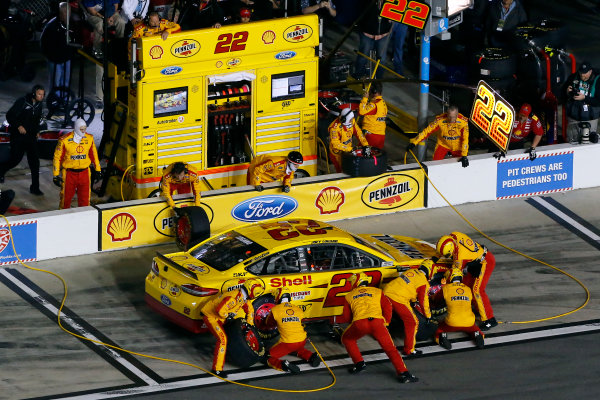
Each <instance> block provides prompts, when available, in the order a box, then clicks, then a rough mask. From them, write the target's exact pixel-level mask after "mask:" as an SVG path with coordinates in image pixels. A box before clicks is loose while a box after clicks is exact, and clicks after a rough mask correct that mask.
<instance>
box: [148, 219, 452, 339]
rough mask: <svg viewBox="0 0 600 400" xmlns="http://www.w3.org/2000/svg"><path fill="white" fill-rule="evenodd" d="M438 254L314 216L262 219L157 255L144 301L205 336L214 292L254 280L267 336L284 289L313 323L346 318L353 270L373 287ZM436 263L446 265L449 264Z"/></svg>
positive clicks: (258, 321)
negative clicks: (345, 305) (353, 231)
mask: <svg viewBox="0 0 600 400" xmlns="http://www.w3.org/2000/svg"><path fill="white" fill-rule="evenodd" d="M439 256H440V255H439V254H438V253H437V251H436V249H435V247H434V246H433V245H431V244H430V243H427V242H425V241H421V240H418V239H413V238H408V237H403V236H396V235H377V234H361V235H354V234H351V233H348V232H346V231H344V230H342V229H339V228H337V227H335V226H333V225H329V224H326V223H323V222H318V221H313V220H309V219H293V220H292V219H290V220H277V221H272V222H259V223H253V224H248V225H244V226H241V227H236V228H234V229H231V230H227V231H225V232H222V233H219V234H216V235H214V236H212V237H210V238H209V239H206V240H204V241H203V242H201V243H199V244H198V245H196V246H194V247H192V248H191V249H190V250H189V251H186V252H179V253H173V254H167V255H162V254H160V253H157V256H156V257H155V258H154V259H153V261H152V267H151V270H150V273H149V274H148V275H147V277H146V283H145V291H146V294H145V301H146V303H147V304H148V305H149V306H150V307H151V308H152V309H153V310H155V311H156V312H158V313H159V314H161V315H163V316H164V317H166V318H167V319H169V320H170V321H172V322H174V323H175V324H177V325H179V326H181V327H183V328H185V329H187V330H189V331H191V332H195V333H200V332H203V331H205V330H206V327H205V326H204V324H203V316H202V315H201V312H200V310H201V309H202V307H203V305H204V303H205V302H206V301H207V300H208V299H209V298H210V296H212V295H216V294H218V293H222V292H227V291H230V290H233V289H236V288H239V287H240V286H241V285H242V284H243V282H245V281H246V280H249V279H256V280H258V281H259V282H260V283H261V286H262V287H263V291H262V292H263V294H262V295H261V296H259V297H258V298H256V299H255V300H254V301H253V306H254V310H255V325H256V327H257V328H258V330H259V332H260V334H261V336H262V337H263V338H267V337H269V335H270V334H271V333H273V330H274V329H275V328H274V327H272V326H267V325H266V324H265V320H266V317H267V316H268V314H269V310H270V308H271V307H272V306H273V305H274V298H273V296H272V293H273V292H275V290H277V289H278V288H280V287H288V288H289V289H290V290H291V293H292V297H293V300H294V301H295V304H297V305H298V306H300V307H301V308H302V309H303V310H304V313H305V317H306V319H307V320H322V319H326V320H329V321H330V322H332V323H344V322H347V321H343V320H341V314H342V310H343V307H342V305H343V298H344V296H345V295H346V294H347V293H348V292H349V291H350V290H351V289H352V288H351V284H350V282H349V280H348V278H349V277H350V276H351V275H353V274H354V273H356V272H361V273H364V274H366V275H367V276H369V277H370V280H371V281H370V285H371V286H377V287H379V286H382V285H383V284H384V283H387V282H389V281H390V280H392V279H394V278H396V277H398V271H401V270H404V269H407V268H418V266H419V265H420V264H421V262H422V260H423V259H425V258H431V257H439ZM436 265H437V266H438V267H437V268H439V269H440V270H443V269H444V264H443V263H440V264H436ZM435 272H436V271H435V270H434V271H433V273H435ZM433 273H432V275H433Z"/></svg>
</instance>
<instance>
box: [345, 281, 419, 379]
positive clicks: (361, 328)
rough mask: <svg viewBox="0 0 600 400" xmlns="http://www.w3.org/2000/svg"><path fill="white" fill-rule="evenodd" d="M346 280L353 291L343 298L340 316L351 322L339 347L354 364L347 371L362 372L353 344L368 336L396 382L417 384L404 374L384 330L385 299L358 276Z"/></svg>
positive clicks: (389, 308) (387, 310)
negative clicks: (384, 356) (387, 362)
mask: <svg viewBox="0 0 600 400" xmlns="http://www.w3.org/2000/svg"><path fill="white" fill-rule="evenodd" d="M348 279H349V281H350V283H351V284H352V287H353V289H352V290H351V291H350V292H349V293H348V294H347V295H346V296H345V297H344V311H343V314H342V318H343V320H345V321H347V320H352V322H351V323H350V326H348V328H346V330H345V331H344V333H343V334H342V344H343V345H344V346H345V347H346V351H348V354H349V355H350V357H351V358H352V362H354V365H353V366H352V367H350V369H349V370H348V371H349V372H350V373H351V374H355V373H358V372H360V371H362V370H363V369H365V368H366V364H365V361H364V359H363V357H362V354H361V353H360V350H359V348H358V345H357V344H356V341H357V340H358V339H360V338H361V337H363V336H365V335H371V336H373V337H374V338H375V339H376V340H377V342H378V343H379V345H380V346H381V348H382V349H383V351H384V352H385V354H387V356H388V357H389V359H390V361H391V362H392V364H393V365H394V368H395V369H396V373H397V374H398V380H399V381H400V382H401V383H409V382H418V381H419V379H418V378H417V377H415V376H414V375H412V374H411V373H410V372H408V370H407V368H406V365H405V364H404V361H402V357H401V356H400V353H398V350H397V349H396V346H395V345H394V341H393V340H392V338H391V336H390V333H389V332H388V330H387V328H386V326H387V325H388V324H389V322H390V320H391V319H392V304H391V303H390V301H389V300H388V298H387V297H385V296H384V295H383V291H382V290H381V289H379V288H374V287H369V286H367V284H368V283H369V281H368V279H367V277H366V276H365V275H361V274H360V273H358V274H354V275H352V276H351V277H350V278H348Z"/></svg>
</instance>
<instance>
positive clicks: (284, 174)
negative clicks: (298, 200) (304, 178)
mask: <svg viewBox="0 0 600 400" xmlns="http://www.w3.org/2000/svg"><path fill="white" fill-rule="evenodd" d="M303 163H304V158H303V157H302V154H300V152H298V151H290V152H289V153H288V155H287V157H277V156H271V157H270V156H258V157H255V158H254V159H253V160H252V161H251V162H250V166H249V167H248V175H247V183H248V184H249V185H254V188H255V189H256V190H257V191H259V192H262V190H263V189H264V188H263V186H262V185H261V183H268V182H274V181H277V180H279V179H281V178H283V187H282V189H281V190H282V191H283V192H285V193H289V192H290V189H291V187H292V180H293V179H294V173H295V172H296V170H297V169H298V167H300V166H301V165H302V164H303Z"/></svg>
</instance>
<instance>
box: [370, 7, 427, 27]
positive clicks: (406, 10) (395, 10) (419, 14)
mask: <svg viewBox="0 0 600 400" xmlns="http://www.w3.org/2000/svg"><path fill="white" fill-rule="evenodd" d="M430 12H431V7H429V5H427V4H425V3H423V2H421V1H415V0H410V1H409V0H387V1H386V2H385V3H383V7H381V14H380V15H381V16H382V17H384V18H387V19H391V20H392V21H396V22H400V23H402V24H405V25H408V26H412V27H414V28H417V29H423V28H424V27H425V24H426V23H427V19H428V18H429V13H430Z"/></svg>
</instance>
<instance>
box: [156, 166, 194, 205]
mask: <svg viewBox="0 0 600 400" xmlns="http://www.w3.org/2000/svg"><path fill="white" fill-rule="evenodd" d="M160 190H161V195H162V197H164V198H165V199H167V203H168V204H169V206H171V208H173V209H174V210H176V207H175V202H174V201H173V193H175V192H177V194H186V193H193V194H194V205H195V206H198V207H199V206H200V197H201V195H200V175H199V174H198V171H196V170H195V169H194V168H192V167H191V166H190V165H188V164H186V163H182V162H175V163H173V164H171V165H169V166H168V167H167V168H165V170H164V171H163V176H162V179H161V181H160Z"/></svg>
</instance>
